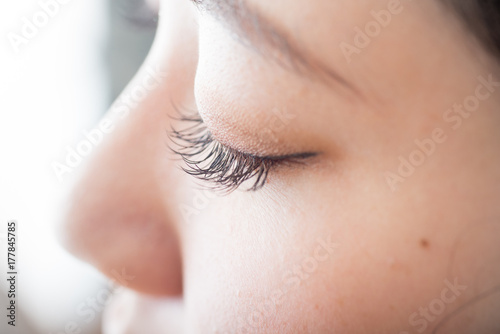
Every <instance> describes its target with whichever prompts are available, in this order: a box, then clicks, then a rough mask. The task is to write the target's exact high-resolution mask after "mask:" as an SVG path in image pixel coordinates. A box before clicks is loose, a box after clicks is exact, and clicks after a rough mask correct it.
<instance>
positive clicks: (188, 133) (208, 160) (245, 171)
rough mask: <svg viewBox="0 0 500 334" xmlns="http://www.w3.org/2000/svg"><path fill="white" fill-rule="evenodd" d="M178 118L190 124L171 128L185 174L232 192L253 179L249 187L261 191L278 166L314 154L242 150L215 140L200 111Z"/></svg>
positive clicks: (218, 188) (172, 137) (214, 187)
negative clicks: (263, 154) (263, 153)
mask: <svg viewBox="0 0 500 334" xmlns="http://www.w3.org/2000/svg"><path fill="white" fill-rule="evenodd" d="M178 120H179V121H182V122H184V123H186V124H190V125H188V126H187V127H185V128H183V129H182V130H176V129H174V128H172V129H171V131H170V139H171V141H172V142H173V143H174V145H175V146H176V147H175V148H172V147H171V150H172V151H173V152H174V153H175V154H178V155H179V156H180V157H181V158H182V160H183V161H184V163H185V164H186V166H185V167H183V168H182V169H183V170H184V171H185V172H186V173H188V174H189V175H192V176H194V177H196V178H198V179H199V180H202V181H208V182H210V183H211V184H212V187H211V188H212V189H214V190H220V191H224V192H232V191H233V190H235V189H237V188H239V187H240V186H241V185H242V184H243V183H244V182H246V181H248V180H250V179H253V180H254V181H253V183H252V184H251V186H250V187H249V188H248V189H247V190H248V191H256V190H259V189H260V188H262V187H263V186H264V185H265V184H266V181H267V178H268V175H269V172H270V171H271V169H272V168H273V167H275V166H276V165H278V164H282V163H301V161H300V160H301V159H305V158H308V157H311V156H313V155H315V154H312V153H305V154H297V155H288V156H281V157H259V156H255V155H252V154H246V153H242V152H239V151H237V150H235V149H233V148H230V147H226V146H224V145H223V144H221V143H219V142H218V141H216V140H215V139H214V138H213V137H212V134H211V133H210V131H209V130H208V129H207V128H206V126H205V124H204V123H203V120H202V119H201V117H200V116H199V114H198V113H197V112H196V113H189V114H187V113H183V112H181V117H180V118H178Z"/></svg>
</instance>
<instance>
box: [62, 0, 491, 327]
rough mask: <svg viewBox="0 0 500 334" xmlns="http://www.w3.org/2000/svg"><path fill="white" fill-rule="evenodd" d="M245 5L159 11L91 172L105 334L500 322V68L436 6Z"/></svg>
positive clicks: (80, 202) (85, 224)
mask: <svg viewBox="0 0 500 334" xmlns="http://www.w3.org/2000/svg"><path fill="white" fill-rule="evenodd" d="M242 3H243V2H241V3H240V2H237V1H209V0H205V1H204V2H203V3H202V4H200V5H198V6H194V5H193V4H191V3H190V2H189V1H186V0H164V1H163V2H162V3H161V4H160V11H161V20H160V26H159V28H158V34H157V38H156V41H155V44H154V46H153V49H152V51H151V53H150V55H149V57H148V59H147V60H146V62H145V64H144V66H143V67H142V69H141V70H140V71H139V73H138V74H137V76H136V78H135V79H134V80H133V81H132V82H131V83H130V85H129V87H128V89H127V90H126V91H125V92H124V93H123V96H122V97H121V98H120V99H119V100H118V101H117V102H116V104H115V105H114V106H113V107H112V108H111V109H110V111H109V113H108V114H107V115H106V116H105V118H104V123H101V124H104V125H103V128H106V129H107V134H106V135H105V136H104V140H103V142H102V144H100V146H99V149H98V151H96V152H95V153H94V154H93V156H92V157H91V159H89V160H88V161H87V163H86V166H84V167H80V169H79V173H80V174H81V175H79V177H78V182H77V184H76V186H75V188H74V191H73V195H72V196H71V198H70V201H69V205H68V214H67V218H66V224H65V226H64V236H63V241H64V243H65V245H66V246H67V248H68V249H69V250H70V251H72V252H73V253H75V254H76V255H77V256H79V257H81V258H82V259H83V260H85V261H88V262H90V263H91V264H93V265H94V266H95V267H97V268H98V269H99V270H101V271H102V272H103V273H104V274H106V275H108V276H109V277H111V278H116V273H117V272H119V273H126V276H127V279H126V280H122V283H125V284H126V287H127V289H128V290H127V292H122V293H120V294H117V296H116V297H115V299H114V300H113V302H112V303H111V304H110V305H109V307H108V310H107V311H106V314H105V324H104V329H105V332H108V333H125V332H126V333H146V332H147V333H184V332H185V333H400V332H402V333H404V332H407V333H422V332H428V333H430V332H432V331H433V330H434V332H435V333H471V332H475V333H493V332H495V329H496V330H498V328H499V326H500V320H499V316H498V310H499V309H500V296H499V294H498V291H499V289H498V288H497V287H498V286H499V284H500V242H499V241H500V225H499V223H500V206H499V205H498V203H499V201H500V187H499V184H500V154H499V153H498V152H499V148H500V131H498V129H499V128H500V114H499V113H498V112H496V111H497V110H498V106H499V103H500V101H499V99H500V95H499V93H498V91H499V90H500V82H498V81H497V80H496V78H497V73H496V65H495V64H494V62H493V61H492V59H490V58H489V57H488V56H487V55H486V54H485V53H484V52H483V51H481V49H480V47H479V46H478V45H475V44H474V42H473V39H472V38H470V36H469V35H468V33H467V32H466V31H465V29H464V28H462V26H461V24H460V22H458V20H455V18H454V17H453V16H452V15H451V13H449V12H448V11H447V10H446V9H444V8H442V7H441V6H440V5H439V4H438V3H437V2H436V1H430V0H429V1H428V0H423V1H406V0H402V1H385V0H384V1H379V0H370V1H347V0H338V1H327V0H316V1H308V0H294V1H289V0H288V1H285V0H275V1H272V2H269V1H265V0H247V1H246V2H245V3H244V4H242ZM108 122H110V123H108ZM172 129H175V131H176V132H175V131H172ZM103 132H104V131H103ZM169 147H170V148H171V149H169ZM172 151H176V152H177V153H174V152H172ZM210 154H212V155H211V156H210ZM183 159H184V160H183ZM185 160H188V161H187V163H186V161H185ZM179 167H183V168H184V169H186V170H187V171H188V172H189V173H190V174H195V175H194V176H193V175H188V174H189V173H185V172H183V171H182V170H181V168H179ZM200 178H205V180H200ZM235 188H237V189H235ZM248 189H250V191H247V190H248Z"/></svg>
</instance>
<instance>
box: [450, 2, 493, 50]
mask: <svg viewBox="0 0 500 334" xmlns="http://www.w3.org/2000/svg"><path fill="white" fill-rule="evenodd" d="M443 1H444V3H445V5H447V6H448V7H450V8H451V10H452V11H454V12H455V14H456V15H457V16H458V17H459V18H460V19H461V20H462V21H463V22H464V23H465V25H466V27H467V28H468V30H469V31H471V32H472V34H473V36H474V37H475V38H476V39H477V40H478V41H479V42H480V44H482V45H483V47H484V49H485V50H487V51H488V52H490V53H491V54H492V55H493V56H494V57H495V58H496V59H500V0H443Z"/></svg>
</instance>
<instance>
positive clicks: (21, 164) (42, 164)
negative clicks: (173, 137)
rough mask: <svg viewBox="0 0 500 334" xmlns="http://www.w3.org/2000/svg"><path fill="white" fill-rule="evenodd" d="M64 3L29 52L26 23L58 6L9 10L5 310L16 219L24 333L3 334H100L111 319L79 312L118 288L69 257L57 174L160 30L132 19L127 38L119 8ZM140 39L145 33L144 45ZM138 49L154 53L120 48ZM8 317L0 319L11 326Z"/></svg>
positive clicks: (0, 38) (99, 0)
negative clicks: (73, 327) (102, 292)
mask: <svg viewBox="0 0 500 334" xmlns="http://www.w3.org/2000/svg"><path fill="white" fill-rule="evenodd" d="M60 1H61V2H67V3H66V4H59V8H58V10H57V11H55V10H54V13H53V14H54V15H53V17H49V19H48V21H47V23H46V24H45V25H44V26H43V27H40V28H38V32H37V33H36V34H33V35H34V36H33V37H32V38H30V39H29V40H28V42H27V44H22V45H20V46H19V52H16V48H15V47H14V46H13V44H12V43H11V41H10V40H9V38H10V39H12V36H13V35H12V33H14V34H18V35H19V36H23V31H22V29H23V26H24V25H25V21H24V18H26V19H28V20H30V21H31V22H33V21H32V20H33V16H34V15H35V16H36V15H37V13H39V12H40V11H41V10H42V8H41V4H42V3H54V2H55V3H56V4H58V2H56V1H55V0H37V1H35V0H16V1H5V0H4V1H2V2H1V3H0V73H1V76H0V156H1V160H0V243H1V244H0V258H1V259H2V260H1V261H0V263H2V267H1V268H0V278H1V279H0V302H1V309H5V308H4V305H5V307H6V303H7V299H6V298H5V292H6V287H7V282H6V278H4V277H5V276H6V272H7V270H6V252H7V250H6V247H7V246H6V240H5V232H6V228H7V221H8V220H12V219H14V220H17V221H18V225H19V230H18V232H17V233H18V244H17V246H18V251H17V252H18V253H17V261H18V263H17V265H18V268H19V269H18V272H19V276H18V286H17V290H18V291H17V292H18V293H17V296H16V297H17V305H18V307H19V309H18V312H19V313H18V315H17V326H16V328H12V327H11V326H7V324H6V321H5V320H2V321H1V322H0V332H1V333H5V334H8V333H22V334H24V333H47V334H48V333H53V334H56V333H57V334H59V333H64V331H65V326H66V325H67V324H68V323H69V322H71V321H74V322H76V323H77V324H78V325H79V326H80V327H81V328H82V334H85V333H87V334H88V333H99V332H100V331H99V327H100V324H99V316H100V314H101V313H102V312H96V316H97V318H96V319H95V320H92V321H88V322H87V320H88V318H85V317H82V316H81V315H79V314H77V307H78V306H81V304H82V303H85V302H86V301H87V300H88V298H95V296H96V293H97V292H98V291H99V289H102V287H103V286H107V285H106V284H107V283H108V282H107V280H105V279H104V278H103V277H102V276H101V275H100V274H98V273H97V272H96V271H95V270H94V269H91V268H90V267H89V266H87V265H84V264H83V263H81V262H78V261H77V260H75V259H74V258H72V257H71V256H70V255H68V254H66V252H65V251H64V250H62V249H61V247H60V246H59V245H58V243H57V241H56V238H55V227H56V225H57V224H58V223H59V220H60V217H61V213H62V212H61V203H62V202H63V199H64V196H65V194H66V193H67V191H68V186H69V184H67V183H69V181H67V182H66V181H63V182H59V181H58V179H57V177H56V175H55V173H54V171H53V170H52V167H51V164H52V162H53V161H55V160H57V161H64V157H65V154H66V151H65V147H66V146H67V145H70V146H71V145H75V144H76V143H77V142H78V140H79V139H81V138H82V137H83V135H82V131H83V130H90V129H91V128H92V127H93V125H94V124H95V123H96V121H97V120H98V119H99V118H100V116H101V115H102V114H103V113H104V112H105V110H106V108H107V107H108V106H109V105H110V103H111V100H112V99H113V98H114V97H116V95H117V94H118V92H119V91H120V89H121V88H122V87H123V85H125V84H126V82H127V81H128V79H129V78H130V76H131V75H132V74H133V73H134V72H135V70H136V67H137V66H139V64H140V61H141V60H142V58H143V57H144V53H145V52H146V51H147V48H148V47H149V43H150V39H151V38H152V37H151V36H152V35H153V34H154V30H152V29H151V27H149V29H146V30H142V31H141V30H140V29H139V28H137V29H136V28H135V26H137V25H138V26H140V25H141V24H142V23H143V22H141V20H140V19H139V20H137V18H136V17H131V18H130V17H128V18H127V20H130V21H132V22H135V23H134V24H133V25H132V28H130V27H129V29H130V33H127V31H126V29H125V28H124V27H123V26H121V27H120V23H119V22H118V23H117V21H116V20H113V19H112V18H113V15H112V14H113V13H110V11H113V10H114V8H116V6H113V5H111V4H112V3H115V4H116V3H117V2H113V0H111V1H110V2H109V3H108V2H106V1H103V0H72V1H67V0H66V1H62V0H60ZM129 5H130V1H129ZM118 8H119V9H120V10H122V12H123V11H126V10H130V8H125V7H124V6H123V5H119V6H118ZM120 10H118V11H119V12H120ZM122 14H123V13H122ZM122 16H123V15H122ZM125 16H126V15H125ZM121 24H122V25H123V23H121ZM134 29H136V30H138V31H139V32H137V33H135V35H134V31H135V30H134ZM152 31H153V33H152ZM116 32H118V34H116ZM9 34H10V35H9ZM120 34H121V35H120ZM117 36H118V37H117ZM120 36H121V37H120ZM145 36H146V37H145ZM133 39H135V40H136V41H139V43H140V44H141V48H142V49H143V50H144V51H142V53H141V52H139V53H137V52H136V53H135V54H132V55H131V57H130V58H127V57H126V56H123V55H124V54H125V55H126V54H127V53H126V52H125V53H123V50H120V49H119V48H120V45H124V44H128V45H129V48H134V43H130V41H133ZM120 41H121V42H120ZM141 48H138V49H141ZM117 54H118V55H121V56H120V58H116V55H117ZM113 57H115V58H113ZM108 64H114V65H113V66H114V67H113V66H109V65H108ZM3 313H5V312H2V313H0V319H5V318H6V317H5V315H3Z"/></svg>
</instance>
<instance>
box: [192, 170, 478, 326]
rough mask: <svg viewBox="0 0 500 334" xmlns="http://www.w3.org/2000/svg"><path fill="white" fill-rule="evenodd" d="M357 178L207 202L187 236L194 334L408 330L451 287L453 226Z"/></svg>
mask: <svg viewBox="0 0 500 334" xmlns="http://www.w3.org/2000/svg"><path fill="white" fill-rule="evenodd" d="M351 173H352V174H351V175H344V176H343V177H342V178H335V177H332V175H331V174H330V175H326V174H321V173H317V174H315V176H313V177H311V179H310V180H309V181H308V182H309V183H307V184H300V183H299V184H296V185H295V187H287V188H284V189H286V191H280V189H279V188H280V187H279V186H278V185H276V186H274V187H267V188H264V189H263V190H262V191H261V192H258V193H243V192H236V193H234V194H232V195H230V196H229V197H227V198H215V199H211V200H210V201H209V202H208V203H209V204H207V205H206V210H204V211H203V212H202V213H201V214H200V216H198V219H196V220H195V221H194V222H193V223H192V224H190V226H189V227H186V228H187V229H188V230H189V233H187V232H186V233H184V235H185V236H189V237H188V238H189V240H184V245H186V246H185V252H184V255H185V264H186V266H185V283H186V289H185V291H186V305H189V307H190V309H188V313H191V314H196V315H197V316H196V317H193V318H197V319H199V323H197V324H193V326H199V328H197V329H201V328H207V327H206V326H208V325H209V326H211V327H209V328H218V329H219V330H222V328H221V326H222V327H224V326H228V327H227V328H226V327H224V330H227V331H232V332H238V331H240V332H242V333H245V330H246V332H252V330H253V331H255V330H256V329H267V330H268V331H269V332H276V331H280V330H285V329H286V330H288V331H290V332H294V331H297V329H298V328H301V329H304V331H310V332H322V331H325V332H326V331H328V330H330V331H331V330H332V329H335V330H337V331H340V332H346V331H348V330H349V328H350V327H349V326H352V324H361V325H362V326H366V327H367V328H380V329H387V330H394V331H397V330H404V329H407V328H408V327H409V325H408V318H409V316H410V315H411V314H413V313H414V312H416V311H418V310H419V307H421V306H425V305H428V304H429V301H432V300H433V299H435V298H436V296H439V295H440V291H441V290H442V289H443V288H444V287H445V285H444V279H445V278H447V277H448V269H449V266H448V265H449V263H450V254H451V250H452V249H453V247H454V246H453V245H454V242H455V240H456V235H454V234H451V233H448V232H447V231H449V230H456V227H453V226H451V225H449V223H445V224H443V223H442V221H441V219H443V218H444V217H451V216H450V212H451V211H450V210H448V209H449V206H448V205H447V200H446V199H442V200H439V199H438V198H428V199H427V200H426V201H425V203H422V207H425V208H426V209H425V210H419V209H418V207H420V205H419V204H418V203H417V202H415V201H414V200H412V198H405V196H404V194H399V198H398V197H393V196H394V195H393V194H392V193H390V192H387V191H385V190H384V189H385V187H387V186H386V184H385V183H384V182H383V179H382V182H381V183H380V184H379V183H378V181H376V182H374V181H373V179H376V178H372V175H369V174H368V175H366V174H367V173H366V171H363V173H361V171H356V170H355V168H352V171H351ZM363 174H364V176H363ZM353 176H356V177H353ZM312 189H314V191H313V190H312ZM422 191H424V190H422ZM426 192H427V191H426ZM375 194H376V195H375ZM384 194H386V195H384ZM413 195H414V196H416V197H419V196H420V195H419V191H418V190H416V191H415V193H414V194H413ZM304 208H308V209H307V210H305V209H304ZM445 220H446V219H445ZM446 221H447V220H446ZM476 246H477V245H475V246H471V247H474V248H475V247H476ZM462 263H463V261H462ZM469 265H470V263H469ZM460 277H462V276H460ZM453 278H454V277H451V278H449V279H450V280H451V281H453ZM459 282H460V283H462V282H464V281H462V278H460V279H459ZM464 283H465V282H464ZM461 298H462V297H461ZM461 300H462V299H459V300H457V303H456V305H459V304H460V303H461V302H462V301H461ZM200 315H201V316H200Z"/></svg>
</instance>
